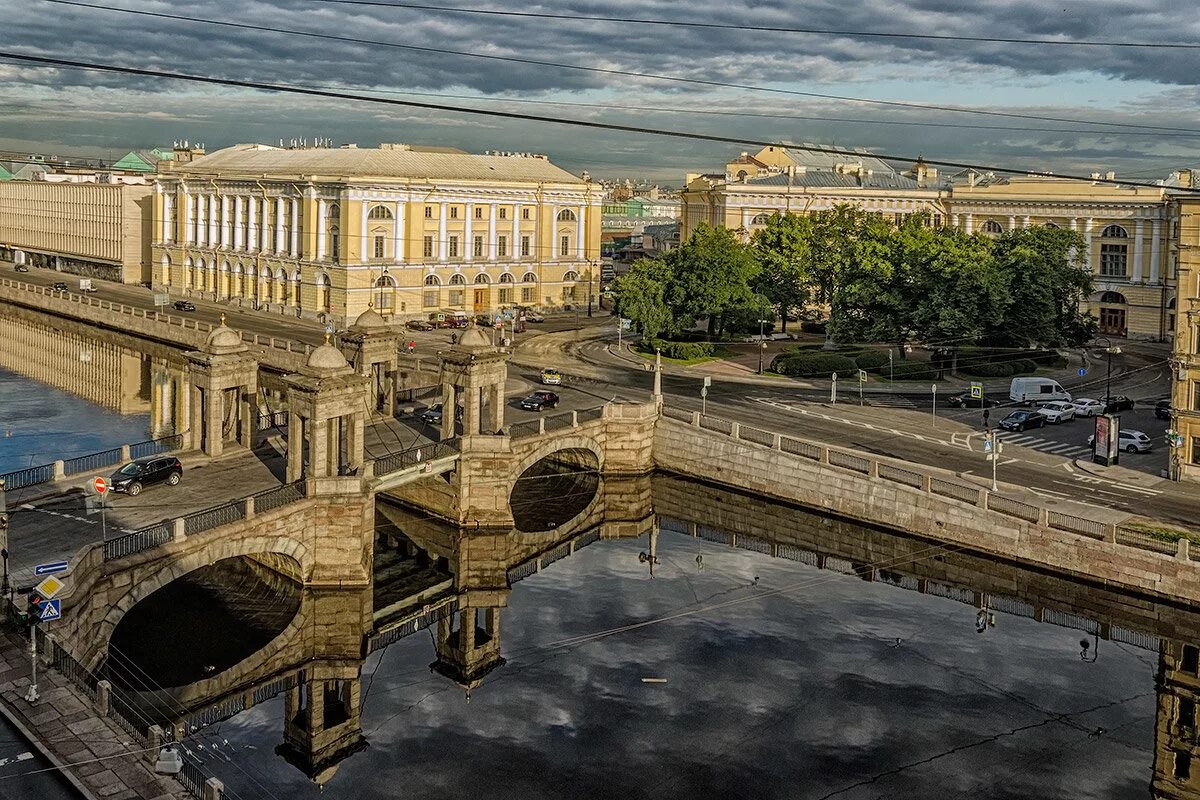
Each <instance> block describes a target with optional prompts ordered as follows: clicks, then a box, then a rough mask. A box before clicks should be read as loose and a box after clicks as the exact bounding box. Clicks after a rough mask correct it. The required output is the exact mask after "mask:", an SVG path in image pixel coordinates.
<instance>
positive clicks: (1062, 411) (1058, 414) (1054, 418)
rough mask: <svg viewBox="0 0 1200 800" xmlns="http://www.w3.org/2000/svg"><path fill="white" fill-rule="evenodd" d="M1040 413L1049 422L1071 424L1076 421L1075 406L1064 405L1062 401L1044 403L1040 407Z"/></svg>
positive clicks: (1070, 404)
mask: <svg viewBox="0 0 1200 800" xmlns="http://www.w3.org/2000/svg"><path fill="white" fill-rule="evenodd" d="M1037 410H1038V413H1039V414H1041V415H1042V416H1043V417H1045V418H1046V421H1047V422H1053V423H1054V424H1056V425H1057V424H1059V423H1060V422H1070V421H1071V420H1073V419H1075V406H1074V405H1073V404H1072V403H1064V402H1063V401H1061V400H1054V401H1052V402H1049V403H1042V404H1041V405H1039V406H1038V409H1037Z"/></svg>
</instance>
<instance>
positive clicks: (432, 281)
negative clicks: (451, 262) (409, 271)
mask: <svg viewBox="0 0 1200 800" xmlns="http://www.w3.org/2000/svg"><path fill="white" fill-rule="evenodd" d="M451 282H452V283H453V281H451ZM425 285H426V286H441V285H442V282H441V280H440V279H439V278H438V276H437V275H426V276H425Z"/></svg>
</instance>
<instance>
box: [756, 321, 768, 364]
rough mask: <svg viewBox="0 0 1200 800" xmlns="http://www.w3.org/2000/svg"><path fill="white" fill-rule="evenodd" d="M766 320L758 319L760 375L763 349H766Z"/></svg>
mask: <svg viewBox="0 0 1200 800" xmlns="http://www.w3.org/2000/svg"><path fill="white" fill-rule="evenodd" d="M766 324H767V321H766V320H765V319H760V320H759V321H758V374H759V375H762V371H763V351H765V350H766V349H767V335H766V332H765V326H766Z"/></svg>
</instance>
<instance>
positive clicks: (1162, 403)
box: [1154, 399, 1171, 419]
mask: <svg viewBox="0 0 1200 800" xmlns="http://www.w3.org/2000/svg"><path fill="white" fill-rule="evenodd" d="M1154 418H1155V419H1170V418H1171V401H1170V400H1169V399H1166V400H1159V401H1158V402H1157V403H1155V404H1154Z"/></svg>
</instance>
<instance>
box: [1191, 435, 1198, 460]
mask: <svg viewBox="0 0 1200 800" xmlns="http://www.w3.org/2000/svg"><path fill="white" fill-rule="evenodd" d="M1192 463H1193V464H1200V436H1193V437H1192Z"/></svg>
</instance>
